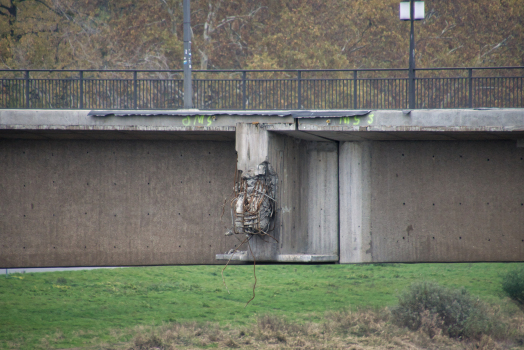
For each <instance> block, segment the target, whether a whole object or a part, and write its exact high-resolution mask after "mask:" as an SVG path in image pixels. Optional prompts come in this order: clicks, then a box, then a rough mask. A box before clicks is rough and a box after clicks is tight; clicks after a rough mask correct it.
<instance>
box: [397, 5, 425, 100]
mask: <svg viewBox="0 0 524 350" xmlns="http://www.w3.org/2000/svg"><path fill="white" fill-rule="evenodd" d="M400 19H401V20H402V21H410V22H411V32H410V37H409V108H410V109H413V108H415V30H414V29H413V23H414V21H419V20H421V19H424V1H413V0H410V1H403V2H401V3H400Z"/></svg>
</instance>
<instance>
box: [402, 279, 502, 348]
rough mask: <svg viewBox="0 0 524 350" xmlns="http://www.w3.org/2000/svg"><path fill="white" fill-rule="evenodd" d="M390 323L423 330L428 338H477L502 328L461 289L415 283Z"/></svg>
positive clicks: (482, 307)
mask: <svg viewBox="0 0 524 350" xmlns="http://www.w3.org/2000/svg"><path fill="white" fill-rule="evenodd" d="M392 316H393V321H394V322H395V323H396V324H398V325H400V326H403V327H408V328H409V329H411V330H414V331H416V330H419V329H422V331H423V332H425V333H426V334H428V335H429V336H430V337H433V336H435V335H436V334H440V333H442V334H445V335H448V336H449V337H451V338H470V339H480V338H481V337H482V335H483V334H488V335H489V334H493V333H494V332H495V331H498V328H497V327H502V325H501V324H500V322H498V323H497V326H496V323H495V322H494V321H495V320H494V318H493V317H491V316H490V313H489V312H488V309H487V306H486V305H485V304H484V303H482V302H481V301H479V300H478V299H474V298H472V297H471V296H470V295H469V293H468V292H467V291H466V290H465V289H464V288H461V289H448V288H444V287H441V286H439V285H438V284H436V283H429V282H424V283H415V284H413V285H411V287H410V288H408V289H407V290H406V291H405V292H404V293H402V294H401V295H400V296H399V304H398V306H397V307H395V308H394V309H393V310H392Z"/></svg>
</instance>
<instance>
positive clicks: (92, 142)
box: [0, 109, 524, 268]
mask: <svg viewBox="0 0 524 350" xmlns="http://www.w3.org/2000/svg"><path fill="white" fill-rule="evenodd" d="M88 112H89V111H63V110H62V111H35V110H18V111H17V110H4V111H0V267H4V268H5V267H7V268H13V267H44V266H120V265H162V264H217V263H218V264H221V263H225V260H224V259H229V258H230V257H231V255H228V254H227V252H228V251H230V249H234V248H235V247H236V246H238V245H239V243H240V241H241V240H243V239H244V237H243V235H232V236H225V235H224V233H225V232H226V231H227V230H228V229H230V228H231V227H232V222H231V206H230V200H231V193H232V191H233V183H234V179H235V170H236V169H237V168H238V169H239V170H243V171H244V172H247V171H248V170H249V168H250V167H253V166H256V165H257V164H259V163H261V162H263V161H267V162H269V164H271V166H272V168H273V169H274V170H275V172H276V174H277V176H278V186H277V192H276V193H277V195H276V208H275V209H276V210H275V216H274V218H273V219H272V220H273V225H272V231H271V235H272V236H273V237H274V238H276V240H278V243H277V242H276V241H275V240H273V239H271V238H268V237H264V239H262V238H259V237H254V238H252V239H251V241H250V243H251V246H252V248H253V253H254V254H255V256H256V259H257V261H270V262H340V263H361V262H448V261H458V262H460V261H523V260H524V182H523V181H522V179H523V178H524V160H523V159H524V141H522V140H524V111H523V110H519V109H509V110H438V111H418V110H415V111H411V112H410V113H403V112H402V111H364V112H362V111H346V112H343V111H339V112H340V113H338V112H336V113H335V112H328V111H324V112H317V113H312V115H310V116H305V115H304V113H302V114H301V115H299V114H297V115H293V114H292V113H287V112H281V113H280V114H279V112H260V113H259V114H258V115H253V113H254V112H252V113H251V115H248V114H247V113H242V112H230V113H223V112H205V114H204V113H202V112H198V111H180V112H172V113H164V114H161V113H160V112H159V114H157V115H146V114H148V112H140V111H132V112H130V113H128V114H127V115H112V114H111V113H106V114H104V113H102V112H95V113H88ZM286 113H287V114H286ZM237 155H238V156H237ZM237 158H238V159H237ZM246 250H247V249H246V248H243V249H242V251H246ZM233 259H234V260H240V261H249V260H252V257H251V255H250V253H242V252H240V253H237V254H235V255H234V256H233Z"/></svg>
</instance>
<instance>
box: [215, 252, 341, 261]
mask: <svg viewBox="0 0 524 350" xmlns="http://www.w3.org/2000/svg"><path fill="white" fill-rule="evenodd" d="M216 259H217V260H226V261H228V260H231V261H253V256H251V254H248V252H247V251H239V252H237V253H235V254H217V255H216ZM338 260H339V258H338V255H322V254H279V255H277V256H276V257H275V258H273V259H268V260H263V259H257V262H282V263H314V262H319V263H320V262H338Z"/></svg>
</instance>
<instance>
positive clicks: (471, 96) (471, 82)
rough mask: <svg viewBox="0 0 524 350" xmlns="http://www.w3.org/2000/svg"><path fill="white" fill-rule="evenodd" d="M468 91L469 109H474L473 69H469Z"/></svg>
mask: <svg viewBox="0 0 524 350" xmlns="http://www.w3.org/2000/svg"><path fill="white" fill-rule="evenodd" d="M468 85H469V86H468V90H469V93H468V95H469V98H468V99H469V101H468V105H469V108H473V68H469V69H468Z"/></svg>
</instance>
